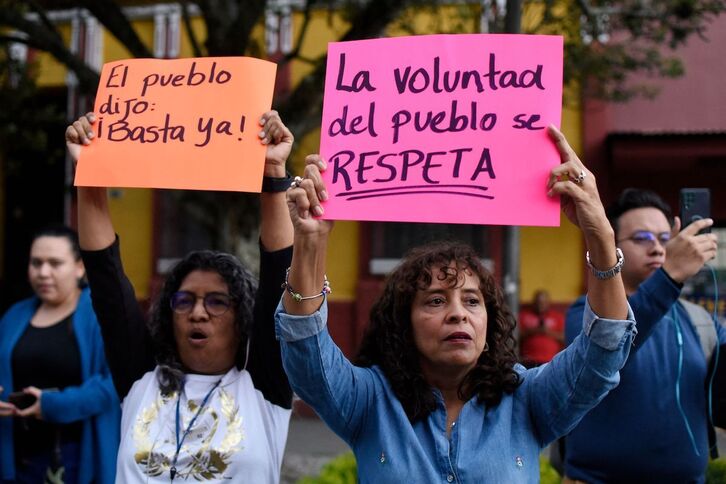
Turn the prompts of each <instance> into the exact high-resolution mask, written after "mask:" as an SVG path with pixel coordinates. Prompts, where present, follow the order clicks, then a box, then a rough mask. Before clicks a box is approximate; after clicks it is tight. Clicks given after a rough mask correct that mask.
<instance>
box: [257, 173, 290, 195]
mask: <svg viewBox="0 0 726 484" xmlns="http://www.w3.org/2000/svg"><path fill="white" fill-rule="evenodd" d="M290 183H292V175H290V172H288V171H286V172H285V176H284V177H273V176H264V177H262V191H263V192H266V193H277V192H284V191H285V190H287V189H288V188H290Z"/></svg>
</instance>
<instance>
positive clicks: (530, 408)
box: [275, 302, 637, 483]
mask: <svg viewBox="0 0 726 484" xmlns="http://www.w3.org/2000/svg"><path fill="white" fill-rule="evenodd" d="M327 316H328V308H327V302H324V303H323V305H322V306H321V308H320V309H319V310H318V311H317V312H315V313H314V314H311V315H309V316H292V315H289V314H286V313H285V310H284V308H283V306H282V303H280V305H278V308H277V312H276V314H275V323H276V331H277V336H278V338H279V339H280V340H281V347H282V357H283V364H284V366H285V371H286V372H287V374H288V377H289V379H290V383H291V385H292V387H293V390H294V391H295V392H296V393H297V394H298V395H300V397H302V399H303V400H305V401H306V402H307V403H308V404H310V405H311V406H312V407H313V408H314V409H315V411H316V412H317V413H318V414H319V415H320V417H321V418H322V419H323V420H324V421H325V423H326V424H328V426H329V427H330V428H331V429H332V430H333V431H334V432H335V433H336V434H338V435H339V436H340V437H341V438H342V439H343V440H344V441H345V442H347V443H348V445H349V446H350V447H351V448H352V449H353V452H354V453H355V457H356V461H357V464H358V477H359V479H360V482H361V483H366V482H371V483H388V482H390V483H401V482H410V483H419V482H421V483H424V482H426V483H429V482H432V483H433V482H441V483H450V482H456V483H481V482H493V483H499V482H507V483H530V482H539V453H540V450H541V449H542V448H543V447H544V446H546V445H547V444H548V443H549V442H551V441H553V440H554V439H556V438H558V437H559V436H561V435H564V434H566V433H567V432H569V431H570V430H571V429H572V428H573V427H574V426H575V425H576V424H577V423H578V422H579V421H580V419H581V418H582V417H583V415H585V413H587V411H588V410H590V409H591V408H592V407H594V406H595V405H597V403H598V402H599V401H600V400H602V398H603V397H605V395H606V394H607V393H608V391H610V390H611V389H613V388H614V387H615V386H617V384H618V381H619V374H618V370H619V369H620V368H622V366H623V364H624V363H625V360H626V358H627V356H628V352H629V351H630V347H631V344H632V341H633V337H634V336H635V334H636V333H637V331H636V329H635V321H634V320H633V315H632V311H630V308H628V319H627V320H624V321H618V320H608V319H602V318H599V317H598V316H596V315H595V314H594V313H593V312H592V310H591V309H590V307H589V305H587V306H586V308H585V314H584V317H583V333H582V334H581V335H580V336H579V337H578V338H577V339H576V340H575V342H574V343H573V344H572V345H571V346H569V347H568V348H567V349H566V350H564V351H562V352H561V353H559V354H558V355H557V356H555V358H554V359H553V360H552V361H551V362H550V363H548V364H546V365H543V366H541V367H538V368H534V369H531V370H525V369H524V367H522V366H520V365H517V366H516V368H515V369H516V371H517V372H518V373H519V374H520V376H521V378H522V383H521V385H520V386H519V387H518V388H517V389H516V390H515V391H514V393H513V394H505V395H504V396H503V398H502V401H501V402H500V403H499V404H498V405H496V406H494V407H487V406H486V405H484V404H482V403H479V402H478V400H477V398H476V397H474V398H472V399H471V400H469V401H468V402H466V403H465V405H464V407H463V408H462V409H461V412H460V413H459V417H458V419H457V420H456V422H454V423H453V425H452V429H451V434H450V436H448V437H447V432H446V408H445V406H444V401H443V398H442V396H441V394H440V393H439V392H438V390H433V391H434V393H435V395H436V400H437V408H436V410H435V411H433V412H432V413H431V414H429V415H428V416H427V417H426V418H425V419H423V420H419V421H417V422H415V423H413V424H412V423H411V422H410V421H409V419H408V417H407V416H406V413H405V411H404V409H403V407H402V405H401V403H400V402H399V401H398V399H397V398H396V395H395V394H394V393H393V390H392V389H391V387H390V385H389V383H388V380H387V379H386V377H385V375H384V374H383V372H382V371H381V369H380V368H378V367H377V366H373V367H370V368H361V367H357V366H354V365H352V364H351V363H350V362H349V361H348V360H347V359H346V358H345V356H344V355H343V353H342V352H341V351H340V349H339V348H338V347H337V346H336V345H335V343H333V340H332V339H331V338H330V335H329V334H328V331H327V329H326V321H327ZM615 417H616V416H614V418H615Z"/></svg>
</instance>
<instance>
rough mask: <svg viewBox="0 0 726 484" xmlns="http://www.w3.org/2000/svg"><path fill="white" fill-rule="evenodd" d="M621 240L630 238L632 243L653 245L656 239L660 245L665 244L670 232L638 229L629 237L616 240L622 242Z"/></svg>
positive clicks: (669, 237)
mask: <svg viewBox="0 0 726 484" xmlns="http://www.w3.org/2000/svg"><path fill="white" fill-rule="evenodd" d="M623 240H630V241H632V242H633V243H635V244H637V245H648V246H653V245H655V243H656V241H657V242H659V243H660V245H663V246H664V245H666V244H667V243H668V241H669V240H671V233H670V232H661V233H659V234H655V233H653V232H651V231H649V230H638V231H637V232H635V233H634V234H633V235H631V236H630V237H625V238H624V239H620V240H619V241H618V242H622V241H623Z"/></svg>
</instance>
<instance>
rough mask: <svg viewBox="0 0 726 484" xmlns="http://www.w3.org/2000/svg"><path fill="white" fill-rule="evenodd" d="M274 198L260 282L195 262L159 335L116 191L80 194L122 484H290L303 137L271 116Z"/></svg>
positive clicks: (77, 140)
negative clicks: (128, 267) (114, 407)
mask: <svg viewBox="0 0 726 484" xmlns="http://www.w3.org/2000/svg"><path fill="white" fill-rule="evenodd" d="M94 122H95V116H94V115H93V114H92V113H89V114H88V115H86V116H83V117H81V118H80V119H79V120H78V121H76V122H75V123H74V124H73V125H71V126H69V127H68V129H67V130H66V141H67V145H68V148H69V151H70V153H71V155H72V157H73V158H74V159H76V160H77V159H78V155H79V153H80V148H81V145H87V144H90V143H91V142H92V141H91V140H92V139H93V138H94V133H93V126H92V125H93V123H94ZM260 124H261V126H262V128H261V132H260V135H259V136H260V138H261V142H262V143H263V144H266V145H267V155H266V162H265V177H266V181H265V183H264V184H263V190H264V187H267V188H268V190H269V191H267V192H265V191H263V193H262V194H261V196H260V207H261V212H262V213H261V215H262V217H261V219H262V223H261V227H260V252H261V266H260V281H259V289H258V287H257V281H256V280H255V279H254V277H253V276H252V275H251V274H250V272H249V271H247V270H246V269H245V268H244V267H243V266H242V264H241V263H240V262H239V261H238V260H237V259H236V258H235V257H233V256H231V255H229V254H224V253H220V252H213V251H198V252H192V253H190V254H188V255H187V256H186V257H185V258H184V259H183V260H182V261H181V262H179V263H178V264H177V265H176V266H175V267H174V268H173V269H172V270H171V273H170V274H169V276H168V277H167V279H166V281H165V283H164V286H163V288H162V290H161V294H160V295H159V297H158V298H157V300H156V301H155V302H154V303H153V306H152V310H151V316H150V320H149V322H148V325H147V324H146V322H145V320H144V316H143V315H142V312H141V310H140V308H139V306H138V304H137V301H136V298H135V295H134V290H133V287H132V286H131V283H130V282H129V280H128V278H127V277H126V275H125V273H124V270H123V266H122V263H121V258H120V255H119V240H118V238H117V237H116V235H115V232H114V229H113V225H112V223H111V218H110V215H109V211H108V205H107V199H106V190H105V189H104V188H85V187H79V189H78V227H79V235H80V242H81V248H82V249H83V259H84V262H85V264H86V268H87V271H88V279H89V283H90V286H91V294H92V299H93V305H94V308H95V310H96V312H97V314H98V319H99V321H100V323H101V328H102V334H103V338H104V341H105V344H106V348H107V350H106V351H107V354H108V359H109V365H110V367H111V373H112V375H113V378H114V383H115V385H116V389H117V391H118V394H119V397H120V398H121V400H122V407H123V413H122V421H121V436H122V437H121V443H120V447H119V455H118V462H117V482H124V483H125V482H170V481H174V482H177V481H184V482H196V481H204V482H222V481H226V482H228V481H229V480H230V479H239V478H240V476H244V480H245V481H246V482H256V483H257V482H260V483H265V482H278V481H279V474H280V465H281V463H282V456H283V452H284V447H285V441H286V438H287V428H288V423H289V418H290V408H291V405H292V392H291V390H290V386H289V384H288V381H287V377H286V376H285V373H284V371H283V369H282V364H281V361H280V350H279V345H278V343H277V341H276V340H275V335H274V326H273V312H274V308H275V305H276V303H277V301H278V300H279V298H280V295H281V284H282V282H283V281H284V276H285V269H286V268H287V267H288V266H289V264H290V260H291V248H290V246H291V245H292V235H293V232H292V224H291V222H290V216H289V212H288V209H287V205H286V202H285V194H284V189H285V188H287V186H289V181H288V182H285V180H286V177H285V162H286V160H287V157H288V155H289V154H290V149H291V147H292V142H293V136H292V134H291V133H290V131H289V130H288V129H287V128H286V127H285V125H284V124H283V123H282V121H281V120H280V117H279V116H278V115H277V113H276V112H274V111H270V112H268V113H265V114H264V115H263V116H262V118H261V120H260Z"/></svg>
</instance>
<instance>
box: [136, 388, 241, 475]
mask: <svg viewBox="0 0 726 484" xmlns="http://www.w3.org/2000/svg"><path fill="white" fill-rule="evenodd" d="M218 395H219V413H218V412H217V410H216V409H215V408H214V405H207V407H205V408H204V410H202V413H201V414H200V415H199V417H198V418H197V422H196V423H195V424H194V428H192V429H191V432H190V433H189V435H188V436H187V439H186V440H185V443H184V445H182V448H181V450H180V451H179V459H178V462H177V466H176V467H177V479H192V480H195V481H204V480H211V479H220V478H223V477H224V476H223V474H224V472H225V471H226V470H227V468H228V467H229V465H230V462H231V461H232V457H233V456H234V454H235V453H236V452H239V451H240V450H241V449H242V448H243V447H242V445H241V444H242V441H243V440H244V439H245V433H244V429H243V426H242V417H241V416H240V414H239V406H238V405H237V404H236V402H235V400H234V398H233V397H232V396H231V395H230V394H229V393H227V392H226V391H225V390H224V389H222V390H219V392H218ZM213 400H214V398H213ZM169 403H171V405H174V406H175V405H176V394H173V395H170V396H169V397H166V398H164V397H162V396H159V397H158V398H157V399H156V400H155V401H154V402H153V403H152V404H151V405H150V406H149V407H148V408H146V409H144V410H143V411H141V412H140V414H139V417H138V418H137V420H136V423H135V425H134V443H135V445H136V453H135V455H134V458H135V460H136V464H137V465H139V466H140V467H141V468H142V472H144V473H145V474H146V475H149V476H152V477H155V476H160V475H162V474H163V473H165V472H168V471H169V469H170V468H171V462H172V459H173V456H174V451H175V450H176V443H175V440H176V437H175V433H174V432H175V430H174V426H175V423H174V422H172V423H171V424H169V422H160V421H159V419H158V416H159V413H160V409H161V408H162V407H164V406H166V405H167V404H169ZM198 408H199V407H198V404H197V403H196V402H194V401H191V400H190V401H188V402H187V410H188V412H186V413H187V415H186V418H184V416H182V422H181V428H186V427H187V426H188V425H189V421H190V420H191V418H192V416H193V415H194V414H195V413H196V412H197V409H198ZM170 410H172V411H171V412H165V413H167V414H168V415H172V416H173V415H175V410H174V409H170ZM220 414H221V419H220ZM159 425H164V426H165V429H162V432H161V433H162V434H164V437H163V438H162V441H161V442H160V443H159V442H157V443H154V444H152V441H151V433H152V427H156V432H157V433H158V431H159V429H158V426H159ZM220 425H221V427H222V429H224V430H225V433H224V435H223V436H222V438H221V440H219V439H217V442H219V443H218V444H217V446H216V447H215V448H210V446H211V445H212V443H213V442H214V441H215V436H216V435H217V431H218V430H219V429H220ZM155 447H156V449H155Z"/></svg>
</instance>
